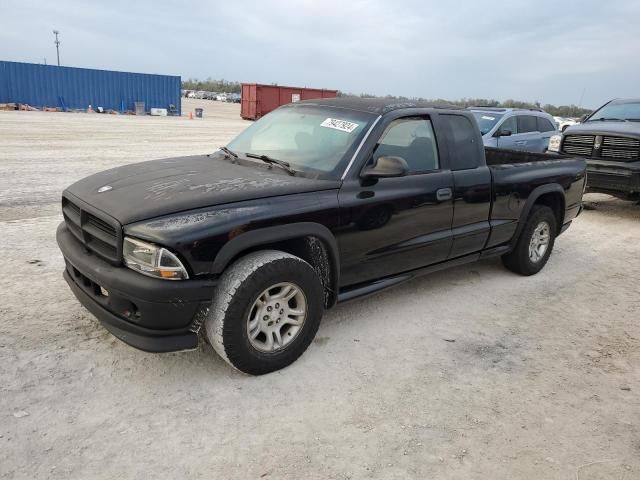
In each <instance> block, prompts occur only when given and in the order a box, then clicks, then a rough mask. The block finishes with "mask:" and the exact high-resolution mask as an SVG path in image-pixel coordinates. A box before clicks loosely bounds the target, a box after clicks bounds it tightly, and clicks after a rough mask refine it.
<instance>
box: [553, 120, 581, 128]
mask: <svg viewBox="0 0 640 480" xmlns="http://www.w3.org/2000/svg"><path fill="white" fill-rule="evenodd" d="M553 120H554V121H555V122H556V126H557V127H558V130H560V131H561V132H564V131H565V130H566V129H567V128H568V127H573V126H574V125H577V124H578V121H577V120H574V119H573V118H564V117H553Z"/></svg>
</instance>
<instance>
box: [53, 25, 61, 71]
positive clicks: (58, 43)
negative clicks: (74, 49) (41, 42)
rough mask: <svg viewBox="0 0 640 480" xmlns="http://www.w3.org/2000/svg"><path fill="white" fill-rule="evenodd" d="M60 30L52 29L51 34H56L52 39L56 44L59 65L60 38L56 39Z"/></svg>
mask: <svg viewBox="0 0 640 480" xmlns="http://www.w3.org/2000/svg"><path fill="white" fill-rule="evenodd" d="M59 33H60V32H59V31H58V30H54V31H53V34H54V35H55V36H56V39H55V40H54V42H53V43H55V45H56V53H57V55H58V66H60V40H58V34H59Z"/></svg>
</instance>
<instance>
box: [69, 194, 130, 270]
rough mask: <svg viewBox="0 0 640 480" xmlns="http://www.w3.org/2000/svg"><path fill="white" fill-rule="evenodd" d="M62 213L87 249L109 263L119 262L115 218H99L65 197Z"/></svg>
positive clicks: (117, 232)
mask: <svg viewBox="0 0 640 480" xmlns="http://www.w3.org/2000/svg"><path fill="white" fill-rule="evenodd" d="M62 215H63V216H64V221H65V223H66V224H67V227H68V228H69V230H70V231H71V233H72V234H73V235H74V236H75V237H76V238H77V239H78V240H80V242H82V244H83V245H85V246H86V247H87V248H88V249H89V250H91V251H93V252H95V253H96V254H97V255H98V256H100V257H102V258H104V259H105V260H108V261H109V262H111V263H119V262H120V256H121V253H122V252H121V251H120V245H121V241H120V240H121V239H120V225H119V224H118V223H117V222H116V221H115V220H111V219H104V218H99V217H98V216H96V215H94V214H93V213H91V212H88V211H87V210H86V209H83V208H81V207H80V206H79V205H77V204H76V203H74V202H72V201H71V200H69V199H68V198H66V197H63V198H62Z"/></svg>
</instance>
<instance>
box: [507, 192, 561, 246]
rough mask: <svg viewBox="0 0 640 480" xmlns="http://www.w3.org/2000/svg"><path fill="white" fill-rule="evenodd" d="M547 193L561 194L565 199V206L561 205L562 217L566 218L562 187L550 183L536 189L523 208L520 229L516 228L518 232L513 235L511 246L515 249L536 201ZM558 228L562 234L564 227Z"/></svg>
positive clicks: (519, 221)
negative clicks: (561, 230)
mask: <svg viewBox="0 0 640 480" xmlns="http://www.w3.org/2000/svg"><path fill="white" fill-rule="evenodd" d="M547 193H559V194H560V195H561V196H562V198H563V204H562V205H561V212H562V216H563V218H564V213H565V212H564V209H565V205H564V203H565V202H564V189H563V188H562V186H561V185H559V184H557V183H549V184H547V185H541V186H539V187H537V188H535V189H534V190H533V191H532V192H531V193H530V194H529V197H528V198H527V201H526V202H525V204H524V207H522V211H521V212H520V218H519V220H518V227H517V228H516V232H515V234H514V235H513V238H512V239H511V246H512V247H514V246H515V244H516V242H517V241H518V238H520V234H521V233H522V229H523V228H524V226H525V223H526V222H527V218H529V214H530V213H531V209H532V208H533V206H534V205H535V203H536V201H537V200H538V199H539V198H540V197H541V196H542V195H545V194H547ZM557 227H558V232H560V229H561V228H562V225H557Z"/></svg>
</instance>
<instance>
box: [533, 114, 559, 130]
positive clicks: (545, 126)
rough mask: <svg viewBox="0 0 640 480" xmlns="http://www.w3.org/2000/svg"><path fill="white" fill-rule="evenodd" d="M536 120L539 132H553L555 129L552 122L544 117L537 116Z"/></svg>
mask: <svg viewBox="0 0 640 480" xmlns="http://www.w3.org/2000/svg"><path fill="white" fill-rule="evenodd" d="M537 120H538V131H539V132H553V131H555V130H556V127H554V126H553V124H552V123H551V122H550V121H549V120H547V119H546V118H542V117H537Z"/></svg>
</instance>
